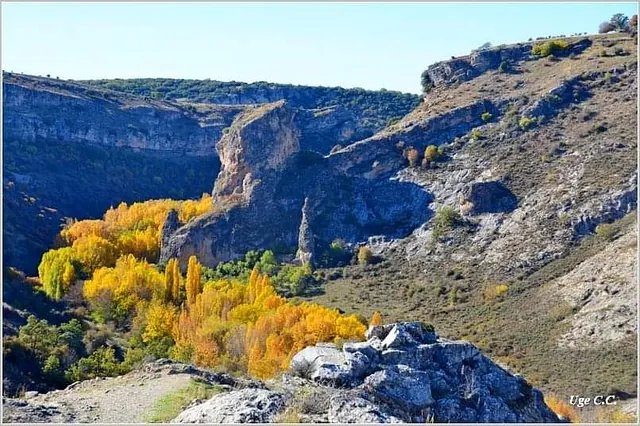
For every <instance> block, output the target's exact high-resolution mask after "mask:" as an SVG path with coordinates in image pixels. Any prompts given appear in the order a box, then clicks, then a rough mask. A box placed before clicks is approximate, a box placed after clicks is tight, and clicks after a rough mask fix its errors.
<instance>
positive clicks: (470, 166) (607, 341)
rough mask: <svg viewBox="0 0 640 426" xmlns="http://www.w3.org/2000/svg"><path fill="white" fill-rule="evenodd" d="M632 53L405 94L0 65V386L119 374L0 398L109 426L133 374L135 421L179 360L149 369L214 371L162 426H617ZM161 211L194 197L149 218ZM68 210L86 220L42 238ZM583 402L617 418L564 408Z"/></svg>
mask: <svg viewBox="0 0 640 426" xmlns="http://www.w3.org/2000/svg"><path fill="white" fill-rule="evenodd" d="M636 40H637V39H635V38H633V37H631V36H629V35H627V34H623V33H613V34H604V35H595V36H587V37H572V38H561V39H553V40H541V41H532V42H527V43H519V44H515V45H508V46H499V47H494V48H490V49H483V50H478V51H475V52H472V53H471V54H470V55H468V56H462V57H458V58H452V59H451V60H448V61H443V62H439V63H436V64H433V65H431V66H429V67H428V68H427V69H426V70H425V72H424V73H423V75H422V83H423V86H424V89H425V94H424V96H423V99H422V101H421V102H418V100H417V99H415V98H413V97H410V96H407V97H405V96H404V95H401V94H397V93H392V92H366V94H365V95H366V96H365V95H363V94H362V93H360V91H358V90H346V89H332V88H307V87H299V86H286V85H285V86H282V85H271V84H263V83H255V84H244V83H220V82H209V81H206V82H199V81H188V80H184V81H181V80H164V79H142V80H108V81H107V80H105V81H88V82H70V81H69V82H67V81H58V80H54V79H43V78H38V77H30V76H22V75H13V74H6V73H5V74H4V76H5V81H4V88H5V91H4V93H5V94H4V100H5V115H4V117H3V120H4V126H3V129H4V130H3V131H4V136H5V147H4V150H5V151H4V161H5V181H4V182H3V185H4V188H5V199H4V209H5V210H4V211H5V231H4V232H5V233H4V237H5V247H6V250H5V255H4V256H5V259H4V261H5V265H6V266H19V267H20V268H24V269H27V272H28V274H27V275H31V274H34V272H35V269H36V266H37V265H38V263H40V268H39V271H38V273H39V278H28V277H25V276H24V275H23V274H20V273H18V272H16V271H13V270H12V271H11V272H12V273H11V275H10V277H8V278H7V279H6V280H5V282H4V283H3V284H4V293H5V296H7V295H8V296H9V297H8V298H7V297H5V302H6V305H5V306H4V312H5V316H9V318H10V322H9V323H8V324H6V326H5V329H6V330H7V331H8V332H9V333H10V334H12V336H11V337H10V338H9V339H8V340H6V342H5V348H7V349H6V350H5V358H4V361H5V371H9V373H8V374H6V375H5V382H4V383H3V386H4V388H5V389H6V390H8V391H9V392H10V393H11V394H12V395H14V396H15V395H16V394H18V393H19V389H20V386H21V385H23V386H24V385H26V387H27V390H38V391H39V392H46V391H50V390H51V389H53V388H64V387H65V386H67V385H69V383H71V382H72V381H76V380H79V381H81V380H84V379H90V378H92V377H94V376H96V375H97V376H121V377H122V378H121V379H106V380H105V381H102V380H92V381H86V382H85V381H83V382H81V383H82V384H81V385H73V386H71V387H70V388H68V389H67V390H64V391H57V392H48V393H43V394H40V395H34V394H30V397H29V398H28V399H27V401H16V400H13V399H12V400H7V401H3V405H6V406H7V407H9V408H10V409H11V410H13V411H11V410H10V413H11V416H14V417H12V418H14V419H17V420H23V421H34V420H35V421H43V420H69V419H75V420H77V421H81V420H88V421H103V420H109V419H115V417H113V418H112V417H110V414H109V413H106V412H105V411H104V409H103V408H104V407H103V406H102V405H101V403H100V402H99V399H100V398H99V397H96V396H95V395H96V394H100V393H108V394H111V395H112V396H113V395H116V396H118V398H121V399H122V398H123V397H124V398H125V399H126V398H128V396H130V395H131V393H130V392H128V391H127V390H128V388H125V387H123V386H120V385H114V384H115V383H117V382H116V381H117V380H122V381H127V380H129V379H131V380H132V383H133V382H135V383H133V385H134V386H142V387H143V388H144V389H145V390H144V392H143V393H144V394H145V395H146V393H145V392H148V393H149V395H150V396H149V398H147V399H145V400H144V401H140V404H139V405H140V407H142V408H132V409H131V413H132V414H131V415H132V416H134V417H133V418H135V419H140V418H141V417H142V416H143V411H144V412H145V413H147V414H148V413H149V410H151V411H153V410H152V408H153V406H154V404H152V403H151V399H153V400H154V401H157V400H161V399H163V398H164V397H167V395H166V394H164V393H162V392H156V390H157V389H155V388H154V389H152V390H149V387H148V385H149V383H150V382H148V381H149V380H150V381H151V382H152V381H153V380H156V379H157V380H159V382H164V381H165V380H166V381H167V383H168V381H169V380H170V379H167V378H166V377H165V374H164V373H165V372H164V369H171V368H174V367H175V365H174V363H173V362H169V361H156V363H159V364H153V363H151V364H149V363H148V361H149V360H151V359H158V358H166V357H170V358H172V359H173V360H174V361H175V362H178V361H179V362H180V363H184V365H183V364H176V365H178V366H177V367H175V368H177V369H182V370H181V371H182V372H180V373H177V374H179V375H180V377H179V378H178V377H176V378H175V380H176V381H177V382H179V383H177V382H176V383H177V384H175V386H178V387H188V386H190V383H191V382H190V381H189V380H191V379H193V377H192V376H194V375H195V376H203V375H205V374H212V372H211V371H209V372H208V373H202V371H205V369H207V368H208V369H214V370H216V371H217V372H223V373H224V374H223V375H221V376H217V377H216V379H215V380H213V379H211V380H209V379H210V377H209V379H207V380H205V381H204V384H205V385H207V389H206V390H207V392H204V391H203V390H201V389H200V390H198V392H201V393H202V392H204V393H206V398H203V399H209V398H210V397H212V396H213V395H214V394H215V395H216V396H213V398H212V399H209V400H208V401H207V402H204V401H202V400H201V401H196V402H195V403H194V404H192V405H189V403H190V402H191V399H199V398H200V397H193V398H187V397H185V398H187V399H189V400H188V401H187V400H181V401H180V402H179V403H177V405H178V406H179V408H180V409H179V411H183V409H185V410H184V412H182V414H180V415H178V412H173V411H175V409H174V410H173V411H172V413H173V415H174V416H175V417H174V416H166V417H165V418H164V419H163V420H165V421H169V420H172V419H175V421H180V422H202V421H211V422H224V421H231V422H236V421H259V422H268V421H276V420H277V421H289V422H299V421H302V420H305V421H320V422H325V421H330V422H353V421H355V422H428V421H432V420H435V421H442V422H448V421H453V422H455V421H470V422H476V421H493V422H512V421H536V422H537V421H551V422H555V421H558V420H561V419H558V418H557V417H556V416H555V414H553V413H552V412H551V411H550V410H549V407H551V408H553V409H554V410H556V412H559V411H563V413H564V414H566V413H567V412H569V413H570V414H571V416H574V419H575V418H576V417H580V418H582V419H587V420H591V419H595V418H599V419H602V418H604V419H611V418H613V417H612V416H614V415H619V416H621V417H620V418H623V419H627V420H628V419H630V418H632V417H630V416H629V415H627V414H624V415H622V414H620V411H619V409H620V407H622V405H623V404H624V405H625V406H629V407H633V406H634V404H635V399H636V398H637V355H638V348H637V322H636V318H637V308H638V307H637V305H636V303H635V298H636V296H637V294H636V292H637V288H636V284H637V273H636V271H637V218H636V217H637V191H638V188H637V136H638V135H637V91H638V87H637V45H636V42H637V41H636ZM360 95H362V97H359V96H360ZM400 111H403V112H402V114H401V115H402V118H401V119H399V120H397V121H396V120H392V122H390V123H389V125H387V121H388V120H389V119H390V118H394V117H395V115H394V114H397V113H398V112H400ZM405 113H406V114H405ZM203 192H204V193H207V194H206V195H205V196H203V197H202V198H201V199H199V200H193V199H195V198H197V197H198V196H200V195H201V194H202V193H203ZM209 194H210V195H209ZM169 197H171V198H174V199H181V200H184V199H192V200H191V201H177V200H148V199H149V198H157V199H165V198H169ZM120 201H127V202H132V201H145V202H143V203H137V204H135V205H129V206H127V205H120V206H119V207H117V208H112V209H109V210H107V209H108V208H109V206H111V205H114V207H115V204H117V203H119V202H120ZM105 211H106V213H105ZM66 216H75V217H77V218H80V219H85V218H87V219H88V218H90V219H93V220H83V221H79V222H75V223H68V224H67V226H65V228H64V229H63V231H62V232H61V233H60V234H59V235H57V236H56V234H57V233H58V231H59V229H60V228H59V225H60V224H61V222H62V221H63V220H64V217H66ZM54 238H55V244H52V243H53V240H54ZM47 249H50V250H49V251H47V252H46V253H45V254H44V256H43V257H42V261H41V262H40V256H41V255H42V253H43V252H45V250H47ZM25 289H27V290H25ZM32 290H33V291H32ZM25 291H26V292H27V293H31V292H33V295H31V296H29V297H28V298H26V297H25ZM43 293H44V294H46V295H47V297H48V299H53V300H48V301H47V308H46V309H42V307H41V310H40V312H36V310H35V309H32V308H30V307H29V303H32V302H28V303H27V302H25V300H34V302H33V303H38V302H35V300H38V298H43V297H44V294H43ZM49 303H51V305H50V306H49ZM43 310H46V311H48V314H46V315H45V314H44V313H43V312H42V311H43ZM30 312H35V313H36V314H37V315H38V316H39V317H40V318H43V317H46V318H47V319H48V321H49V322H48V323H43V322H38V321H37V320H36V319H35V318H32V319H30V320H28V321H27V319H26V317H27V315H28V314H29V313H30ZM71 318H77V319H79V320H80V321H79V322H74V320H72V319H71ZM383 319H384V323H388V324H389V323H393V324H391V325H381V324H382V321H383ZM24 324H26V326H25V325H24ZM369 324H370V325H371V327H369V328H368V329H367V325H369ZM434 329H435V330H437V332H438V334H437V335H436V334H435V332H434V331H433V330H434ZM365 330H367V331H365ZM40 335H42V336H46V339H40V338H38V339H35V338H34V336H40ZM459 340H463V341H464V342H460V341H459ZM42 342H49V343H42ZM305 354H311V355H309V356H307V355H305ZM316 356H317V357H316ZM313 357H316V358H318V357H319V358H320V359H321V361H322V362H319V363H316V360H315V358H314V359H312V358H313ZM165 363H166V364H165ZM187 364H194V365H196V366H197V367H198V368H195V367H190V366H187ZM149 365H151V366H150V367H149ZM167 365H168V366H169V367H167ZM145 366H147V367H145ZM145 368H147V369H157V371H155V370H154V373H158V374H157V375H153V374H151V375H150V376H145V375H144V374H146V373H144V371H145ZM184 369H188V371H187V372H185V371H184ZM160 370H163V371H160ZM141 371H142V372H143V373H141ZM283 372H284V373H286V374H285V376H284V377H280V374H281V373H283ZM183 373H184V374H183ZM227 374H228V375H229V376H239V377H246V376H250V377H252V378H260V379H261V381H259V382H258V381H254V380H253V379H251V380H248V379H247V380H246V381H245V379H233V380H238V382H242V383H236V382H233V383H232V382H231V381H232V379H230V378H229V376H227ZM141 376H144V377H141ZM187 376H188V377H187ZM292 376H300V377H292ZM227 379H228V381H229V383H226V384H225V383H223V384H225V385H226V386H230V387H224V389H220V388H218V386H219V385H220V383H219V382H220V380H227ZM136 383H137V384H136ZM424 383H428V386H426V388H428V389H425V386H424ZM103 385H104V387H106V389H105V388H103ZM112 385H113V386H112ZM129 385H130V383H129V382H127V386H129ZM85 386H86V388H85ZM166 386H173V385H170V384H166ZM212 386H213V388H214V389H213V390H212V388H211V387H212ZM151 387H153V385H152V386H151ZM538 389H539V390H540V391H541V392H543V393H544V394H545V396H546V397H545V398H543V396H542V394H541V393H540V391H538ZM85 391H86V392H87V393H88V394H90V395H91V396H90V397H89V399H90V400H91V404H92V405H94V406H95V407H94V408H95V409H93V408H91V409H89V410H88V411H87V412H84V411H82V410H80V411H79V410H78V409H77V408H76V407H75V406H74V404H76V405H77V404H78V403H79V401H81V400H82V398H84V396H83V394H84V392H85ZM191 391H193V389H191V390H190V391H189V392H191ZM209 391H211V392H209ZM214 391H215V392H214ZM218 391H222V392H218ZM227 391H229V392H227ZM189 392H187V394H188V395H191V393H189ZM218 393H220V395H218ZM151 394H153V395H151ZM577 394H579V395H599V394H602V395H610V394H611V395H615V396H616V398H617V400H618V401H619V402H620V407H617V408H616V407H608V408H607V407H605V408H602V409H595V408H594V407H587V408H585V409H584V410H579V411H578V412H576V411H575V410H576V408H575V407H568V406H566V404H565V405H564V406H563V405H562V403H561V401H565V400H567V399H568V396H569V395H577ZM123 395H124V396H123ZM114 398H115V397H114ZM554 398H555V399H554ZM319 400H322V401H324V402H323V403H322V404H320V403H319V402H318V401H319ZM69 401H71V402H69ZM256 401H257V402H256ZM326 401H329V402H326ZM558 401H560V402H558ZM165 402H166V401H165ZM51 404H53V405H52V406H53V408H52V406H51ZM187 405H189V407H187ZM316 405H317V407H315V406H316ZM238 407H239V408H238ZM314 407H315V409H314ZM61 408H63V409H61ZM143 408H144V409H143ZM156 408H157V407H156ZM174 408H175V407H174ZM236 408H237V410H236ZM236 412H237V413H240V414H238V415H235V414H234V413H236ZM47 413H48V414H47ZM564 414H563V415H564ZM31 416H35V417H31ZM607 416H608V417H607ZM116 420H118V419H116Z"/></svg>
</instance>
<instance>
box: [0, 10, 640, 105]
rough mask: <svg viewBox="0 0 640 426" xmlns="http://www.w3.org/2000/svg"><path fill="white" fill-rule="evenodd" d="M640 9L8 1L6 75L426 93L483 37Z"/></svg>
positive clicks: (538, 32) (550, 28)
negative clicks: (438, 71) (432, 68)
mask: <svg viewBox="0 0 640 426" xmlns="http://www.w3.org/2000/svg"><path fill="white" fill-rule="evenodd" d="M636 9H637V6H636V4H634V3H608V4H589V3H582V4H558V3H555V4H496V3H494V4H426V3H422V4H415V3H414V4H409V3H406V4H374V3H369V4H356V3H351V4H326V3H325V4H320V3H316V4H311V3H308V4H304V3H300V4H285V3H280V4H230V3H229V4H222V3H191V4H177V3H173V4H168V3H164V4H163V3H155V4H145V3H138V4H124V3H112V4H89V3H87V4H72V3H67V4H45V3H42V4H34V3H3V4H2V69H4V70H6V71H14V72H22V73H26V74H36V75H46V74H51V75H52V76H59V77H60V78H73V79H89V78H116V77H119V78H132V77H171V78H197V79H204V78H210V79H214V80H222V81H230V80H236V81H249V82H251V81H271V82H279V83H293V84H309V85H323V86H343V87H363V88H366V89H380V88H383V87H384V88H386V89H389V90H402V91H409V92H415V93H418V92H419V89H420V85H419V80H420V73H421V72H422V71H423V70H424V69H425V68H426V67H427V66H428V65H429V64H431V63H433V62H435V61H438V60H442V59H446V58H449V57H450V56H451V55H462V54H466V53H468V52H469V51H470V50H471V49H473V48H476V47H478V46H479V45H481V44H482V43H484V42H486V41H490V42H491V43H493V44H494V45H497V44H501V43H509V42H517V41H523V40H527V39H528V38H529V37H534V38H535V37H537V36H547V35H559V34H567V35H568V34H572V33H578V32H589V33H592V32H596V31H597V28H598V24H599V23H600V22H602V21H604V20H608V19H609V17H610V16H611V15H612V14H614V13H617V12H621V13H625V14H627V15H629V16H631V15H633V14H634V13H636Z"/></svg>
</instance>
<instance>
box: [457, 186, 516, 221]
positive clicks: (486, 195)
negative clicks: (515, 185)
mask: <svg viewBox="0 0 640 426" xmlns="http://www.w3.org/2000/svg"><path fill="white" fill-rule="evenodd" d="M461 201H463V203H470V205H469V213H471V214H482V213H509V212H511V211H513V210H514V209H515V208H516V207H517V206H518V198H517V197H516V196H515V195H514V194H513V192H511V191H510V190H509V188H507V187H506V186H505V185H504V184H503V183H502V182H499V181H489V182H474V183H471V184H470V185H468V186H467V187H466V188H465V190H464V191H463V192H462V200H461Z"/></svg>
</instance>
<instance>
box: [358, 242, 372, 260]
mask: <svg viewBox="0 0 640 426" xmlns="http://www.w3.org/2000/svg"><path fill="white" fill-rule="evenodd" d="M372 261H373V253H372V252H371V249H370V248H369V247H366V246H361V247H360V248H359V249H358V263H360V264H361V265H368V264H370V263H371V262H372Z"/></svg>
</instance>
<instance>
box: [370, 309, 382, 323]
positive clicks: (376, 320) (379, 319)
mask: <svg viewBox="0 0 640 426" xmlns="http://www.w3.org/2000/svg"><path fill="white" fill-rule="evenodd" d="M369 325H382V315H380V312H378V311H375V312H374V313H373V315H372V316H371V322H369Z"/></svg>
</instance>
